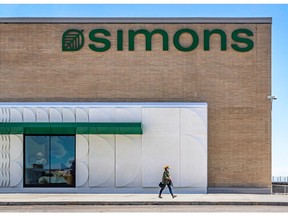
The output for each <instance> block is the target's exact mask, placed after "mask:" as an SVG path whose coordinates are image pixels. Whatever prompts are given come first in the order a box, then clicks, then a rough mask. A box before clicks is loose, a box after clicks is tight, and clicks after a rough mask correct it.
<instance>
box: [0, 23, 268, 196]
mask: <svg viewBox="0 0 288 216" xmlns="http://www.w3.org/2000/svg"><path fill="white" fill-rule="evenodd" d="M0 29H1V37H0V47H1V53H0V57H1V68H0V73H1V76H0V83H1V92H0V101H1V102H0V134H1V135H0V156H1V157H0V175H1V178H0V191H1V192H5V191H6V192H57V191H59V192H60V191H61V192H63V191H65V192H91V193H107V192H109V193H110V192H111V193H114V192H115V193H117V192H125V193H126V192H131V193H141V192H155V191H157V190H158V183H159V181H160V179H161V175H162V171H163V168H162V167H163V166H164V165H166V164H169V165H170V166H171V172H172V174H173V181H174V187H175V189H176V190H177V191H178V192H180V193H181V192H183V193H207V192H219V191H220V192H223V191H224V192H225V191H226V192H230V191H232V192H233V191H234V192H253V193H254V192H256V193H269V192H270V191H271V101H269V100H268V99H267V97H268V96H269V95H271V19H270V18H206V19H205V18H202V19H201V18H197V19H196V18H177V19H176V18H175V19H174V18H167V19H153V18H150V19H141V18H138V19H132V18H110V19H109V18H107V19H105V18H103V19H95V18H92V19H88V18H87V19H86V18H84V19H83V18H55V19H53V18H49V19H45V18H31V19H29V18H26V19H1V20H0Z"/></svg>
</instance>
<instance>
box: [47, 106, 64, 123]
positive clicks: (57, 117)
mask: <svg viewBox="0 0 288 216" xmlns="http://www.w3.org/2000/svg"><path fill="white" fill-rule="evenodd" d="M49 117H50V122H63V117H62V108H50V110H49Z"/></svg>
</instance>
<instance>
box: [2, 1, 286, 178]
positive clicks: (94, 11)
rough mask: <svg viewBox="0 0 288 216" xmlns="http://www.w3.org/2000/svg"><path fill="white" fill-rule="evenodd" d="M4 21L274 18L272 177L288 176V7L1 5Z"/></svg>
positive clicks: (255, 5) (230, 5) (272, 5)
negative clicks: (68, 18)
mask: <svg viewBox="0 0 288 216" xmlns="http://www.w3.org/2000/svg"><path fill="white" fill-rule="evenodd" d="M0 17H272V92H271V94H272V95H275V96H277V98H278V99H277V100H276V101H274V102H273V109H272V117H273V118H272V174H273V175H274V176H280V175H281V176H288V133H287V128H288V127H287V126H286V123H287V122H288V114H287V113H286V112H287V110H288V103H287V102H288V71H287V66H286V63H287V58H288V53H287V52H288V4H287V5H286V4H275V5H274V4H249V5H244V4H215V5H211V4H202V5H200V4H185V5H184V4H179V5H177V4H153V5H143V4H137V5H132V4H117V5H116V4H109V5H105V4H93V5H88V4H85V5H80V4H66V5H63V4H56V5H45V4H41V5H33V4H25V5H17V4H13V5H9V4H0Z"/></svg>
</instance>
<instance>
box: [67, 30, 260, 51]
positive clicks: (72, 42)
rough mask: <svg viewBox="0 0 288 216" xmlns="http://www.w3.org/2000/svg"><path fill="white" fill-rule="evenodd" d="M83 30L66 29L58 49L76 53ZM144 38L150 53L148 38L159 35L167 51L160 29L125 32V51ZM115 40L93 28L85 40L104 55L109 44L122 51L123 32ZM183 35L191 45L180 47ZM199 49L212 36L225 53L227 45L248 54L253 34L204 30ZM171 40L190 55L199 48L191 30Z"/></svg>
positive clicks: (205, 46)
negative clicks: (189, 40)
mask: <svg viewBox="0 0 288 216" xmlns="http://www.w3.org/2000/svg"><path fill="white" fill-rule="evenodd" d="M83 31H84V30H78V29H69V30H67V31H65V32H64V34H63V36H62V50H63V51H78V50H80V49H81V48H82V47H83V45H84V35H83ZM139 34H140V35H144V37H145V40H146V43H145V50H146V51H151V50H152V38H153V36H154V35H155V34H157V35H160V36H162V50H163V51H168V50H169V35H168V33H167V32H166V31H165V30H163V29H155V30H153V31H148V30H146V29H138V30H128V32H127V36H128V47H127V49H128V51H134V50H135V38H136V37H137V35H139ZM115 35H116V40H115V41H114V40H113V41H110V40H109V37H110V36H111V33H110V32H109V31H108V30H106V29H93V30H91V31H90V32H89V35H88V37H89V39H90V41H91V43H89V44H88V47H89V48H90V49H91V50H92V51H95V52H105V51H107V50H109V49H110V48H111V43H112V42H113V43H115V45H116V46H115V48H116V49H117V51H123V50H124V42H123V38H124V34H123V30H117V31H116V32H115ZM183 35H188V37H190V38H191V42H190V44H188V45H185V46H184V45H183V43H182V42H183ZM202 35H203V42H204V44H203V46H202V47H203V50H204V51H209V50H210V42H211V38H213V37H215V36H216V37H220V44H219V47H220V50H221V51H225V50H227V45H230V47H231V48H232V49H233V50H235V51H237V52H248V51H250V50H252V49H253V47H254V42H253V40H252V39H251V37H253V36H254V35H253V32H252V31H250V30H248V29H244V28H241V29H236V30H234V31H233V32H232V33H231V35H226V33H225V32H224V31H223V30H221V29H213V30H204V31H203V33H202ZM228 36H229V37H230V40H229V41H232V43H231V44H227V41H228V40H227V38H228ZM170 40H172V41H173V45H174V47H175V48H176V49H177V50H179V51H181V52H190V51H193V50H194V49H196V48H197V47H198V45H199V41H200V40H199V34H198V33H197V32H196V31H195V30H193V29H180V30H178V31H176V32H175V33H174V35H173V38H170Z"/></svg>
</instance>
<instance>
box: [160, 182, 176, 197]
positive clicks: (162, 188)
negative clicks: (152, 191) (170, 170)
mask: <svg viewBox="0 0 288 216" xmlns="http://www.w3.org/2000/svg"><path fill="white" fill-rule="evenodd" d="M167 186H168V189H169V192H170V194H171V195H172V196H173V191H172V185H171V184H167ZM165 187H166V185H164V186H163V187H161V189H160V192H159V196H161V194H162V192H163V190H164V189H165Z"/></svg>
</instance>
